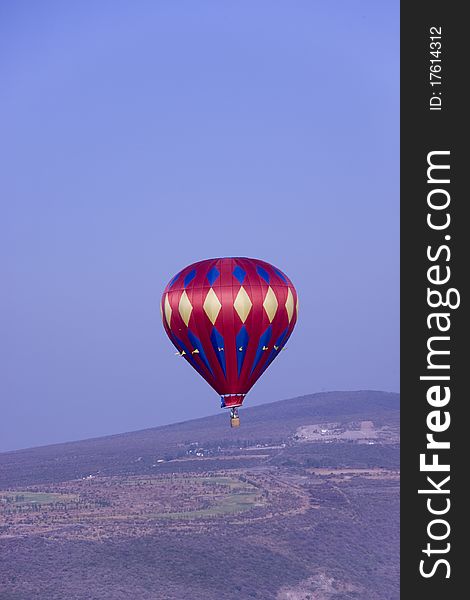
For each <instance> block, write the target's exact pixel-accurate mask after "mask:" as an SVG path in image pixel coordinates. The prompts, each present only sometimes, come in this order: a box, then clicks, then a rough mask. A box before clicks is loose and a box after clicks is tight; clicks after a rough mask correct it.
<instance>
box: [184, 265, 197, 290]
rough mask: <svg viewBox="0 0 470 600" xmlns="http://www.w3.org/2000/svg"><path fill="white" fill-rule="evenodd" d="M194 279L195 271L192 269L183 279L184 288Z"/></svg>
mask: <svg viewBox="0 0 470 600" xmlns="http://www.w3.org/2000/svg"><path fill="white" fill-rule="evenodd" d="M195 277H196V269H193V270H192V271H190V272H189V273H188V274H187V275H186V277H185V278H184V287H187V286H188V285H189V284H190V283H191V281H192V280H193V279H194V278H195Z"/></svg>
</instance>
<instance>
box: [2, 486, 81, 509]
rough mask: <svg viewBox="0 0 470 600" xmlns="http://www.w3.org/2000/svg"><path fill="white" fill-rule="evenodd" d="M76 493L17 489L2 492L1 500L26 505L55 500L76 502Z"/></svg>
mask: <svg viewBox="0 0 470 600" xmlns="http://www.w3.org/2000/svg"><path fill="white" fill-rule="evenodd" d="M77 500H78V496H77V495H75V494H51V493H48V492H28V491H23V490H15V491H14V492H10V491H9V492H0V502H1V503H2V504H3V503H5V504H8V505H10V506H25V505H30V504H40V505H44V504H54V503H55V502H75V501H77Z"/></svg>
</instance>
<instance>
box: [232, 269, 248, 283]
mask: <svg viewBox="0 0 470 600" xmlns="http://www.w3.org/2000/svg"><path fill="white" fill-rule="evenodd" d="M233 276H234V277H236V279H238V281H239V282H240V283H243V282H244V281H245V277H246V271H244V270H243V269H242V268H241V267H240V266H239V265H237V266H236V267H235V268H234V270H233Z"/></svg>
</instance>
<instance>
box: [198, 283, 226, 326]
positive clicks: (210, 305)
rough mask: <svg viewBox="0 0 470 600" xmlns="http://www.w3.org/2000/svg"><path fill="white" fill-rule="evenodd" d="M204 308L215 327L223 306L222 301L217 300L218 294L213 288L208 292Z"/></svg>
mask: <svg viewBox="0 0 470 600" xmlns="http://www.w3.org/2000/svg"><path fill="white" fill-rule="evenodd" d="M202 308H203V309H204V312H205V313H206V315H207V316H208V317H209V319H210V322H211V323H212V325H215V322H216V321H217V317H218V316H219V312H220V309H221V308H222V304H221V303H220V300H219V299H218V298H217V294H216V293H215V292H214V290H213V289H212V288H211V289H210V290H209V291H208V292H207V296H206V299H205V300H204V304H203V305H202Z"/></svg>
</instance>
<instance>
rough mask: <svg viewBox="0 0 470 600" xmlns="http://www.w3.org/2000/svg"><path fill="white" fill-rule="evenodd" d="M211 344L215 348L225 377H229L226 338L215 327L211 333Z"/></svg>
mask: <svg viewBox="0 0 470 600" xmlns="http://www.w3.org/2000/svg"><path fill="white" fill-rule="evenodd" d="M211 342H212V347H213V348H214V352H215V355H216V356H217V360H218V361H219V364H220V366H221V368H222V371H223V372H224V375H227V373H226V371H225V347H224V338H223V337H222V335H221V334H220V333H219V332H218V331H217V329H216V328H215V327H214V328H213V329H212V333H211Z"/></svg>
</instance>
